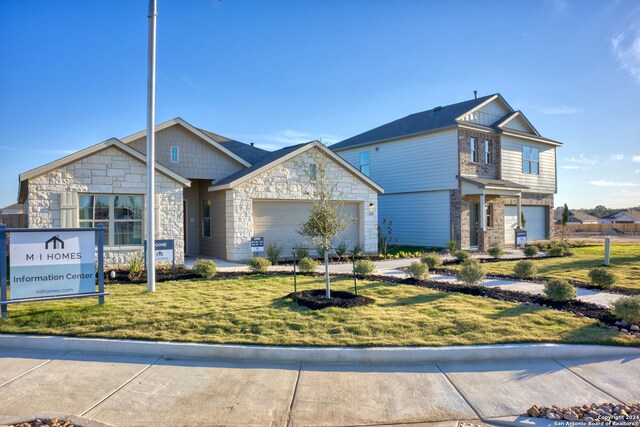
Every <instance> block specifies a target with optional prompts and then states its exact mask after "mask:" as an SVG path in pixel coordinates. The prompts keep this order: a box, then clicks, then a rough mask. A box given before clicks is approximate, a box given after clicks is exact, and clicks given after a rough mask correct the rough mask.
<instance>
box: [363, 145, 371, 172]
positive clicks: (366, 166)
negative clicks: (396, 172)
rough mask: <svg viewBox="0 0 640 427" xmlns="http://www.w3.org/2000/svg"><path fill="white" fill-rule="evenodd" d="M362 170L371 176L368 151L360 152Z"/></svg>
mask: <svg viewBox="0 0 640 427" xmlns="http://www.w3.org/2000/svg"><path fill="white" fill-rule="evenodd" d="M360 172H362V173H363V174H365V175H366V176H369V173H370V172H371V170H370V163H369V152H368V151H364V152H362V153H360Z"/></svg>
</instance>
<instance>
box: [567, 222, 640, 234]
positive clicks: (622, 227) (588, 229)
mask: <svg viewBox="0 0 640 427" xmlns="http://www.w3.org/2000/svg"><path fill="white" fill-rule="evenodd" d="M565 227H566V231H567V233H602V232H603V231H606V230H611V229H612V228H615V229H616V230H619V231H622V232H623V233H640V224H567V225H566V226H565ZM555 232H556V235H559V234H560V233H562V225H560V224H555Z"/></svg>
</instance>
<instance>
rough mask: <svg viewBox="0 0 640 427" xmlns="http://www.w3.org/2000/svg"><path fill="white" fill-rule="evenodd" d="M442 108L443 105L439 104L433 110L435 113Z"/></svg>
mask: <svg viewBox="0 0 640 427" xmlns="http://www.w3.org/2000/svg"><path fill="white" fill-rule="evenodd" d="M440 110H442V106H441V105H438V106H437V107H436V108H434V109H433V112H434V113H435V112H436V111H440Z"/></svg>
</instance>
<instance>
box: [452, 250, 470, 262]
mask: <svg viewBox="0 0 640 427" xmlns="http://www.w3.org/2000/svg"><path fill="white" fill-rule="evenodd" d="M453 256H455V257H456V258H458V261H466V260H468V259H469V258H471V254H470V253H469V252H465V251H455V252H454V254H453Z"/></svg>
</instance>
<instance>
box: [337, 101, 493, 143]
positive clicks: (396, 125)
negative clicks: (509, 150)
mask: <svg viewBox="0 0 640 427" xmlns="http://www.w3.org/2000/svg"><path fill="white" fill-rule="evenodd" d="M494 95H495V94H491V95H487V96H483V97H480V98H478V99H470V100H468V101H463V102H458V103H457V104H451V105H446V106H444V107H436V108H433V109H431V110H427V111H422V112H420V113H415V114H411V115H408V116H406V117H403V118H401V119H398V120H394V121H392V122H389V123H387V124H385V125H382V126H378V127H377V128H375V129H371V130H369V131H366V132H363V133H361V134H359V135H356V136H353V137H351V138H348V139H345V140H344V141H340V142H338V143H336V144H333V145H332V146H330V147H329V148H331V149H332V150H342V149H345V148H350V147H355V146H359V145H364V144H367V143H369V142H374V141H380V140H384V139H391V138H397V137H401V136H404V135H411V134H416V133H422V132H427V131H432V130H435V129H439V128H445V127H448V126H453V125H455V124H456V123H457V122H456V118H457V117H459V116H461V115H463V114H464V113H466V112H467V111H469V110H471V109H472V108H475V107H477V106H478V105H480V104H482V103H483V102H484V101H486V100H487V99H489V98H491V97H492V96H494Z"/></svg>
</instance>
